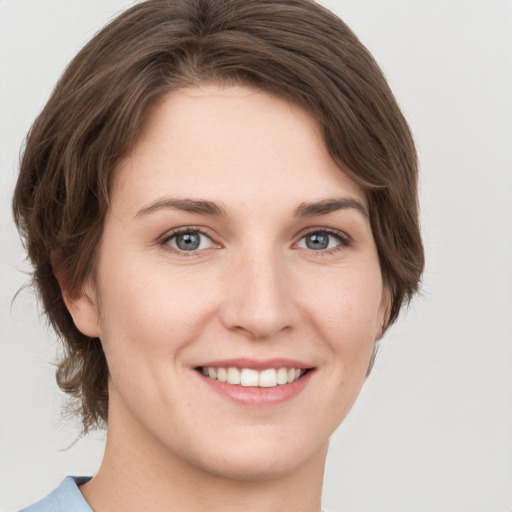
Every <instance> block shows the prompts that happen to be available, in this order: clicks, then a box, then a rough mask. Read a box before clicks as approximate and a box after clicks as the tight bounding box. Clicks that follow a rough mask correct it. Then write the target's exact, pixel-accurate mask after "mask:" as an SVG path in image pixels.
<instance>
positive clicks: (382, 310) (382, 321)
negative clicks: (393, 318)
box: [375, 285, 392, 341]
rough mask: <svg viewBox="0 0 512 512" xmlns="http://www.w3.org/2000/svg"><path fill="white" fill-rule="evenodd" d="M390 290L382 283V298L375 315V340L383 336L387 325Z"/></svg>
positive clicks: (389, 310) (390, 299)
mask: <svg viewBox="0 0 512 512" xmlns="http://www.w3.org/2000/svg"><path fill="white" fill-rule="evenodd" d="M391 301H392V298H391V291H390V290H389V288H388V287H387V286H386V285H384V286H383V288H382V299H381V301H380V306H379V313H378V315H377V322H378V325H377V338H376V340H375V341H378V340H380V339H381V338H382V336H384V333H385V332H386V329H387V327H388V322H389V315H390V313H391Z"/></svg>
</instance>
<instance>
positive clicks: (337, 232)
mask: <svg viewBox="0 0 512 512" xmlns="http://www.w3.org/2000/svg"><path fill="white" fill-rule="evenodd" d="M313 233H327V234H329V235H333V236H338V237H339V238H341V239H343V240H344V241H346V242H350V241H352V237H351V236H350V235H348V234H347V233H346V232H345V231H342V230H340V229H335V228H328V227H321V226H318V227H313V228H306V229H305V230H303V231H301V232H300V233H299V234H298V235H297V236H298V240H302V238H304V237H305V236H307V235H311V234H313Z"/></svg>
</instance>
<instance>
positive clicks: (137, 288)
mask: <svg viewBox="0 0 512 512" xmlns="http://www.w3.org/2000/svg"><path fill="white" fill-rule="evenodd" d="M141 260H142V261H141ZM108 263H109V262H108V261H105V264H104V266H103V268H102V269H101V270H102V275H101V276H100V282H101V283H102V286H101V289H100V300H101V307H100V309H101V312H102V315H101V317H100V323H101V329H102V333H103V341H104V343H105V344H106V345H110V347H109V348H108V350H109V351H110V352H113V351H114V350H115V349H116V348H117V350H116V351H115V352H116V353H115V354H113V355H116V357H128V355H129V354H134V353H135V355H137V356H139V357H142V358H149V357H150V356H151V357H153V358H154V357H155V356H156V357H157V358H158V359H157V361H158V360H160V361H162V358H165V359H167V360H169V358H171V357H174V356H175V354H176V352H177V350H179V349H180V348H181V347H182V346H184V345H186V344H187V343H189V342H191V341H193V340H194V339H196V338H197V336H198V333H200V332H201V329H202V328H203V326H204V322H205V321H207V319H208V318H210V317H211V315H212V312H213V308H212V302H213V301H212V299H211V294H212V292H211V290H209V289H210V288H211V282H212V280H211V279H206V278H202V277H201V275H200V274H198V273H196V275H194V274H191V273H190V272H186V271H183V270H181V271H180V269H173V270H172V272H171V271H170V269H169V268H168V266H166V265H165V264H161V263H155V262H152V264H148V263H147V262H146V261H144V259H143V258H137V257H133V256H132V257H130V258H126V260H125V261H123V260H122V259H118V260H116V261H115V262H112V264H108ZM203 277H204V276H203ZM210 278H211V276H210Z"/></svg>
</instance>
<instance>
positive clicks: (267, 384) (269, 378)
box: [258, 368, 277, 388]
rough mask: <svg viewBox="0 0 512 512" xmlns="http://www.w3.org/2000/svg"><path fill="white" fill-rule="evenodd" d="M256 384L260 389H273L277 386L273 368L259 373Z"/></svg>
mask: <svg viewBox="0 0 512 512" xmlns="http://www.w3.org/2000/svg"><path fill="white" fill-rule="evenodd" d="M258 384H259V386H260V387H261V388H273V387H274V386H277V374H276V371H275V370H274V368H270V369H269V370H263V371H261V372H260V377H259V379H258Z"/></svg>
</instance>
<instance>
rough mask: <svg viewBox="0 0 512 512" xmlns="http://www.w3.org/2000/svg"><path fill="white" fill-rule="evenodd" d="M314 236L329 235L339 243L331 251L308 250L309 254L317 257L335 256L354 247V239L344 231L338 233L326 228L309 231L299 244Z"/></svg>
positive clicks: (303, 235)
mask: <svg viewBox="0 0 512 512" xmlns="http://www.w3.org/2000/svg"><path fill="white" fill-rule="evenodd" d="M314 234H327V235H329V236H332V237H334V238H336V239H337V240H338V242H339V243H338V244H337V245H336V246H335V247H331V248H330V249H322V250H318V251H315V250H313V249H309V250H308V249H306V250H308V251H309V252H311V253H312V254H314V255H315V256H320V257H322V256H329V255H331V254H335V253H337V252H339V251H343V250H345V249H347V248H349V247H351V246H352V239H351V238H350V237H349V236H348V235H347V234H346V233H344V232H343V231H338V230H336V229H332V228H324V227H319V228H313V229H310V230H308V231H307V232H306V233H304V234H302V236H301V237H300V239H299V241H298V242H300V241H301V240H303V239H304V238H305V237H307V236H311V235H314ZM298 242H296V243H298Z"/></svg>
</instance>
